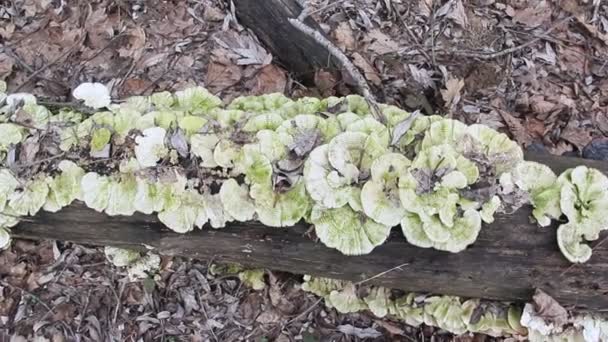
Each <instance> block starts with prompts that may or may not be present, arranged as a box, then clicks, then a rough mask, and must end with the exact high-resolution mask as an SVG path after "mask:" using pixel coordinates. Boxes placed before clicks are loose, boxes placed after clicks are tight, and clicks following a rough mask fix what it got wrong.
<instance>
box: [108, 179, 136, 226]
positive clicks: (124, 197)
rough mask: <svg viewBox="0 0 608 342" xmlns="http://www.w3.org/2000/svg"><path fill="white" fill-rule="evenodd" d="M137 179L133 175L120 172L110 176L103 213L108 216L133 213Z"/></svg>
mask: <svg viewBox="0 0 608 342" xmlns="http://www.w3.org/2000/svg"><path fill="white" fill-rule="evenodd" d="M136 196H137V181H136V180H135V176H133V175H130V174H120V175H119V176H118V177H111V178H110V182H109V185H108V204H107V205H106V208H105V213H106V214H107V215H110V216H117V215H123V216H131V215H133V214H134V213H135V198H136Z"/></svg>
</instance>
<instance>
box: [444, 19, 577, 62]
mask: <svg viewBox="0 0 608 342" xmlns="http://www.w3.org/2000/svg"><path fill="white" fill-rule="evenodd" d="M572 18H574V16H568V17H566V18H564V19H562V20H560V21H558V22H557V23H555V24H553V25H551V27H549V28H548V29H547V30H546V31H545V32H543V33H542V34H541V35H540V36H538V37H536V38H533V39H531V40H529V41H527V42H525V43H523V44H521V45H517V46H514V47H511V48H508V49H504V50H501V51H497V52H492V53H483V52H474V51H458V50H435V52H439V53H441V54H449V55H458V56H462V57H473V58H479V59H483V60H490V59H496V58H499V57H502V56H505V55H508V54H510V53H513V52H517V51H519V50H522V49H525V48H527V47H528V46H530V45H533V44H535V43H536V42H538V41H540V40H542V39H543V38H544V36H546V35H548V34H549V33H551V31H553V30H555V29H556V28H557V27H559V26H561V25H562V24H563V23H566V22H568V21H569V20H570V19H572Z"/></svg>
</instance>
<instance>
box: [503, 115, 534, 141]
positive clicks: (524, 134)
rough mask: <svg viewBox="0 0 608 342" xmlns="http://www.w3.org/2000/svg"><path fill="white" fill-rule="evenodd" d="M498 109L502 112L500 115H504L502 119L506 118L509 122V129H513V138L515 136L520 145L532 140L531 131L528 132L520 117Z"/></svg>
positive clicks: (506, 121)
mask: <svg viewBox="0 0 608 342" xmlns="http://www.w3.org/2000/svg"><path fill="white" fill-rule="evenodd" d="M496 111H497V112H498V113H499V114H500V116H502V119H503V120H505V123H506V124H507V127H509V131H511V134H512V135H513V138H515V140H516V141H517V142H518V143H519V144H520V145H523V146H527V145H529V144H530V143H531V142H532V137H531V136H530V133H528V131H527V130H526V128H525V127H524V125H523V124H522V123H521V121H519V119H517V118H515V117H514V116H513V115H511V114H510V113H508V112H506V111H504V110H500V109H496Z"/></svg>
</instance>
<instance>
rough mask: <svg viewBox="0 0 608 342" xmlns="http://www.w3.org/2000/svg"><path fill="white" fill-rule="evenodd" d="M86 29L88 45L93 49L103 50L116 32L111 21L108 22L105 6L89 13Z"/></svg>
mask: <svg viewBox="0 0 608 342" xmlns="http://www.w3.org/2000/svg"><path fill="white" fill-rule="evenodd" d="M85 29H86V31H87V42H88V45H89V46H90V47H91V48H92V49H101V48H103V47H104V46H105V45H106V44H107V43H108V41H109V40H110V38H112V36H113V34H114V30H113V28H112V24H111V22H110V20H108V16H107V14H106V8H105V7H104V6H101V7H100V8H98V9H96V10H94V11H91V12H90V13H89V16H88V17H87V20H86V21H85Z"/></svg>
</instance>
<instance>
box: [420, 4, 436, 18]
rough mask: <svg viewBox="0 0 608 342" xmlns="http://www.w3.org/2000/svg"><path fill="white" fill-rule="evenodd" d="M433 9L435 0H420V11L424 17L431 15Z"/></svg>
mask: <svg viewBox="0 0 608 342" xmlns="http://www.w3.org/2000/svg"><path fill="white" fill-rule="evenodd" d="M432 9H433V0H419V1H418V13H420V15H422V16H423V17H430V16H431V11H432Z"/></svg>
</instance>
